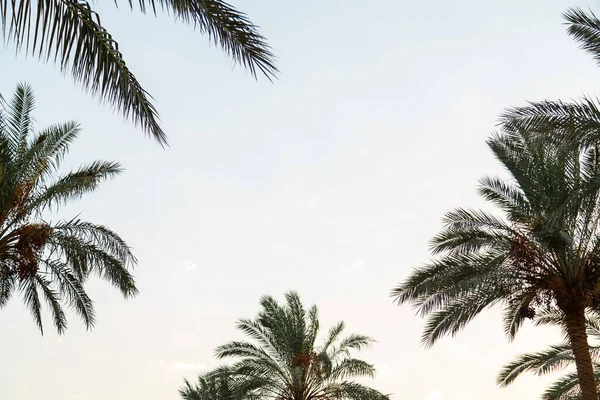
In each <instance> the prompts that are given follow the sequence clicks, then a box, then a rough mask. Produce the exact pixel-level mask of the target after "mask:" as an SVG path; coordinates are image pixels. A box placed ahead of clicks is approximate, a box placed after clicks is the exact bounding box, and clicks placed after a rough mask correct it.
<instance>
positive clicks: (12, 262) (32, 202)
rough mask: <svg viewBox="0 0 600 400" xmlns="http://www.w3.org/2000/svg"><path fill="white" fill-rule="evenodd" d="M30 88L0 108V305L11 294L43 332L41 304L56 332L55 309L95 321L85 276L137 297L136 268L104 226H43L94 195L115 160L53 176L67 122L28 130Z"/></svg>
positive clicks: (67, 138) (68, 139)
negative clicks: (50, 214)
mask: <svg viewBox="0 0 600 400" xmlns="http://www.w3.org/2000/svg"><path fill="white" fill-rule="evenodd" d="M34 104H35V101H34V98H33V92H32V90H31V89H30V88H29V87H28V86H26V85H19V86H18V87H17V90H16V91H15V94H14V96H13V98H12V100H11V101H9V102H5V103H3V104H2V106H3V107H2V108H1V109H0V308H2V307H4V306H6V304H7V303H8V301H9V300H10V298H11V297H12V296H13V295H14V294H15V293H16V292H19V293H21V295H22V296H23V300H24V302H25V304H26V306H27V307H28V308H29V310H30V311H31V314H32V316H33V318H34V320H35V322H36V324H37V326H38V328H39V329H40V331H41V332H42V333H43V324H42V308H43V303H42V302H43V301H44V300H45V301H46V303H47V306H48V309H49V311H50V313H51V315H52V320H53V322H54V325H55V327H56V329H57V331H58V333H63V332H64V331H65V330H66V328H67V319H66V314H65V312H64V310H63V305H67V306H69V307H70V308H71V309H72V310H73V311H75V313H77V314H78V315H79V316H80V317H81V319H82V320H83V322H84V323H85V325H86V327H87V328H88V329H90V328H92V327H93V325H94V322H95V312H94V305H93V302H92V300H91V299H90V298H89V297H88V295H87V293H86V291H85V283H86V282H87V280H88V279H89V278H91V277H93V276H96V277H99V278H101V279H102V280H105V281H107V282H109V283H110V284H111V285H113V286H114V287H115V288H116V289H117V290H119V291H120V292H121V293H122V294H123V296H124V297H126V298H127V297H132V296H135V295H136V294H137V288H136V285H135V281H134V278H133V276H132V274H131V269H132V268H133V267H134V265H135V264H136V263H137V260H136V258H135V256H134V255H133V253H132V251H131V249H130V248H129V246H128V245H127V243H125V241H124V240H123V239H122V238H121V237H119V235H117V234H116V233H115V232H113V231H112V230H110V229H109V228H107V227H105V226H102V225H97V224H93V223H91V222H87V221H82V220H80V219H78V218H74V219H71V220H66V221H57V222H52V221H47V220H45V219H44V218H43V217H44V216H46V215H47V213H48V212H49V211H53V210H56V209H58V208H60V207H61V206H63V205H65V204H67V203H70V202H72V201H74V200H77V199H79V198H81V197H82V196H83V195H84V194H86V193H90V192H93V191H95V190H96V189H97V188H98V187H99V185H100V184H101V183H102V182H103V181H105V180H106V179H110V178H112V177H114V176H115V175H118V174H119V173H120V172H121V171H122V168H121V166H120V165H119V164H118V163H116V162H109V161H94V162H91V163H89V164H87V165H84V166H81V167H80V168H78V169H77V170H75V171H71V172H67V173H64V174H61V173H60V167H61V164H62V161H63V159H64V157H65V155H66V153H67V151H68V149H69V146H70V144H71V143H72V142H73V141H74V140H75V139H76V138H77V135H78V132H79V126H78V124H77V123H75V122H67V123H64V124H56V125H53V126H50V127H48V128H45V129H42V130H40V131H35V130H34V127H33V124H32V120H33V117H32V111H33V110H34Z"/></svg>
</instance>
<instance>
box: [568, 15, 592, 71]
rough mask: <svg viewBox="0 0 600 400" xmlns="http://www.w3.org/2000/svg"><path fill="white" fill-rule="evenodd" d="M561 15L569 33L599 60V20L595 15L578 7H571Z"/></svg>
mask: <svg viewBox="0 0 600 400" xmlns="http://www.w3.org/2000/svg"><path fill="white" fill-rule="evenodd" d="M563 17H564V18H565V20H566V21H567V32H568V33H569V35H571V36H572V37H573V38H574V39H575V41H577V42H578V43H579V44H580V45H581V48H582V49H584V50H585V51H587V52H588V53H590V54H591V55H592V56H593V57H594V58H595V59H596V61H598V62H600V20H598V18H597V17H596V15H595V14H594V13H593V12H592V11H591V10H589V11H588V12H585V11H583V10H582V9H581V8H580V7H571V8H569V9H568V10H567V11H566V12H565V13H564V14H563Z"/></svg>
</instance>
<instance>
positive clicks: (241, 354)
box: [216, 291, 388, 400]
mask: <svg viewBox="0 0 600 400" xmlns="http://www.w3.org/2000/svg"><path fill="white" fill-rule="evenodd" d="M285 299H286V302H285V304H284V305H281V304H279V303H278V302H277V300H275V299H274V298H273V297H271V296H264V297H262V298H261V300H260V304H261V308H262V310H261V311H260V312H259V313H258V315H257V316H256V318H254V319H240V320H239V321H238V323H237V327H238V329H240V330H241V331H242V332H243V333H244V334H245V335H246V336H247V337H248V338H249V339H250V341H233V342H230V343H227V344H225V345H222V346H219V347H218V348H217V349H216V356H217V358H220V359H224V358H231V359H233V363H232V364H229V365H226V366H225V367H223V368H220V369H218V370H217V371H216V374H217V375H221V376H223V375H225V376H228V377H231V378H234V379H235V382H234V385H233V387H234V392H235V393H237V395H236V396H237V397H238V398H252V399H258V398H261V399H277V400H312V399H320V398H323V399H325V398H331V399H339V400H345V399H347V400H385V399H388V396H386V395H383V394H382V393H380V392H379V391H377V390H375V389H372V388H370V387H367V386H365V385H363V384H360V383H357V382H355V381H354V380H355V379H358V378H363V377H373V376H374V375H375V368H374V366H373V365H371V364H369V363H367V362H365V361H363V360H360V359H357V358H355V357H354V356H353V353H354V352H355V351H359V350H361V349H364V348H365V347H368V346H370V345H371V344H372V343H373V342H374V340H373V339H372V338H371V337H369V336H365V335H360V334H351V335H348V336H345V337H344V336H342V335H343V332H344V328H345V326H344V323H343V322H339V323H337V324H336V325H334V326H333V327H332V328H331V329H330V330H329V332H328V333H327V335H326V336H325V338H324V340H322V341H319V339H318V336H319V331H320V329H319V319H318V310H317V307H316V306H312V307H310V308H308V309H306V308H305V307H304V305H303V304H302V302H301V300H300V297H299V295H298V293H296V292H293V291H292V292H288V293H286V295H285Z"/></svg>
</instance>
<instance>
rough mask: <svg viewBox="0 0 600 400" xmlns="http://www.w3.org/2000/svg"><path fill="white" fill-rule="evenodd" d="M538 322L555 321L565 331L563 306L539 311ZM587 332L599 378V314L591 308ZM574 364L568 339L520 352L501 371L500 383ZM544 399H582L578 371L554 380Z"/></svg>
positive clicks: (499, 375) (545, 323) (552, 322)
mask: <svg viewBox="0 0 600 400" xmlns="http://www.w3.org/2000/svg"><path fill="white" fill-rule="evenodd" d="M534 323H535V324H536V325H554V326H560V327H562V328H563V333H565V334H566V331H565V329H564V328H565V324H564V318H563V315H562V313H561V312H560V310H557V309H548V310H544V311H543V312H542V313H541V314H539V315H536V316H535V319H534ZM586 326H587V334H588V338H589V340H590V343H591V344H590V352H591V354H592V360H593V363H594V376H595V377H596V380H598V378H600V314H599V313H598V312H597V311H590V312H588V316H587V321H586ZM574 365H575V356H574V355H573V351H572V350H571V346H570V345H569V344H568V343H561V344H557V345H552V346H549V347H548V348H547V349H546V350H543V351H540V352H536V353H526V354H521V355H520V356H518V357H517V358H515V359H514V360H513V361H511V362H510V363H508V364H506V365H505V366H504V367H503V368H502V370H501V372H500V374H498V379H497V381H498V384H499V385H500V386H502V387H505V386H508V385H510V384H511V383H513V382H514V381H515V380H516V379H517V378H518V377H519V376H521V375H522V374H524V373H526V372H532V373H534V374H535V375H537V376H542V375H547V374H551V373H554V372H557V371H559V370H563V369H565V368H567V367H571V366H574ZM542 398H543V399H544V400H575V399H581V389H580V388H579V380H578V379H577V373H576V372H570V373H568V374H566V375H564V376H563V377H561V378H560V379H558V380H557V381H556V382H554V383H553V384H552V385H551V386H550V387H549V388H548V389H547V390H546V391H545V392H544V394H543V396H542Z"/></svg>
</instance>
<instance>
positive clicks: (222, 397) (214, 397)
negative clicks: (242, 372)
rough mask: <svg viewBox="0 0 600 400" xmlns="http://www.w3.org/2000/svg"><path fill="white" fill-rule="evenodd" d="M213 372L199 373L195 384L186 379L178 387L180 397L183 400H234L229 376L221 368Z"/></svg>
mask: <svg viewBox="0 0 600 400" xmlns="http://www.w3.org/2000/svg"><path fill="white" fill-rule="evenodd" d="M215 372H217V371H215ZM215 372H209V373H205V374H200V375H199V376H198V381H197V383H195V384H192V383H191V382H190V381H188V380H187V379H186V380H185V382H184V385H183V387H181V388H179V394H180V395H181V398H182V399H183V400H235V397H234V394H233V391H234V389H233V387H232V381H231V378H230V376H228V375H227V374H226V373H224V371H222V370H219V371H218V373H215Z"/></svg>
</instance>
